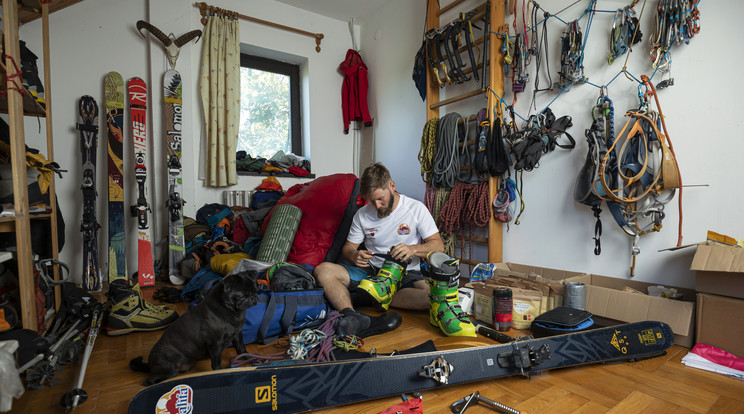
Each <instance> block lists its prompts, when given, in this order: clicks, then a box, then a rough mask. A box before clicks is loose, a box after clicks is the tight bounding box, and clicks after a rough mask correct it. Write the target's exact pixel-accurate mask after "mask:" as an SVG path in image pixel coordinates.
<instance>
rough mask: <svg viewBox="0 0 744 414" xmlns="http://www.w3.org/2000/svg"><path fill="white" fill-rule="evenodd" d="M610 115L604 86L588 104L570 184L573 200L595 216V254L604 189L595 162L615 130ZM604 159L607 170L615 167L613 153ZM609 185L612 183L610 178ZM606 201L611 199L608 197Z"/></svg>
mask: <svg viewBox="0 0 744 414" xmlns="http://www.w3.org/2000/svg"><path fill="white" fill-rule="evenodd" d="M614 115H615V110H614V108H613V106H612V101H611V100H610V98H609V97H608V96H606V95H605V90H604V88H602V89H601V90H600V95H599V98H598V99H597V104H596V105H594V106H593V107H592V120H593V121H592V125H591V127H589V128H588V129H587V130H586V131H585V135H586V141H587V144H588V151H587V154H586V161H584V166H583V167H582V168H581V170H580V171H579V175H578V177H576V186H575V188H574V200H576V201H577V202H579V203H582V204H586V205H588V206H590V207H591V208H592V211H593V212H594V217H595V218H596V219H597V221H596V223H595V225H594V238H593V240H594V254H595V255H599V254H600V253H601V252H602V246H601V244H600V240H599V238H600V236H602V221H601V220H600V213H601V212H602V209H601V208H600V206H601V204H602V199H601V198H600V197H601V196H603V195H604V190H603V189H602V187H601V186H600V185H599V183H598V181H597V180H598V178H599V164H600V162H601V160H602V158H604V157H605V155H606V154H607V147H608V146H609V145H610V143H611V142H612V137H613V136H614V134H615V131H614V121H613V119H614ZM608 163H609V164H610V167H609V169H610V170H612V171H617V159H616V158H615V157H614V155H611V158H610V159H609V160H608ZM613 177H614V175H611V176H610V179H612V178H613ZM612 185H613V186H614V185H615V184H614V181H613V184H612ZM607 203H613V202H612V201H608V202H607Z"/></svg>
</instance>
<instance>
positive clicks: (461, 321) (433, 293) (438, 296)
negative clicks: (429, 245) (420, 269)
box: [427, 252, 476, 336]
mask: <svg viewBox="0 0 744 414" xmlns="http://www.w3.org/2000/svg"><path fill="white" fill-rule="evenodd" d="M427 259H428V261H429V266H428V270H427V272H428V274H429V323H431V324H432V325H434V326H438V327H439V329H441V330H442V332H444V334H445V335H447V336H476V335H475V325H473V323H472V322H470V318H469V317H468V314H467V313H465V311H463V310H462V308H460V304H459V303H458V295H457V287H458V285H459V280H460V261H459V260H457V259H455V258H453V257H450V256H448V255H446V254H444V253H440V252H432V253H429V256H428V257H427Z"/></svg>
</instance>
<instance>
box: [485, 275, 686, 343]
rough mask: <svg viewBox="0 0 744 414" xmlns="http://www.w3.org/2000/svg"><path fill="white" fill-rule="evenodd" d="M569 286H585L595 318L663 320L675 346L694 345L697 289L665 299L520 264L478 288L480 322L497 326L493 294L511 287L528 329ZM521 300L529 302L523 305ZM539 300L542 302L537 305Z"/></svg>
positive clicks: (633, 287) (629, 283) (517, 323)
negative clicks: (669, 330)
mask: <svg viewBox="0 0 744 414" xmlns="http://www.w3.org/2000/svg"><path fill="white" fill-rule="evenodd" d="M564 282H581V283H584V284H585V285H586V310H587V311H589V312H591V313H592V314H594V315H597V316H601V317H604V318H609V319H614V320H617V321H619V322H638V321H645V320H656V321H661V322H664V323H667V324H668V325H669V326H670V327H671V328H672V331H673V332H674V334H675V335H674V342H675V343H676V344H678V345H682V346H686V347H691V346H692V345H693V341H694V335H693V332H694V327H695V325H694V323H695V291H694V290H692V289H684V288H675V289H677V291H678V292H679V293H680V294H681V298H680V300H672V299H665V298H660V297H653V296H648V295H646V294H641V293H639V292H644V293H645V292H647V291H648V287H649V286H655V284H653V283H645V282H638V281H635V280H627V279H618V278H612V277H607V276H599V275H592V274H587V273H581V272H573V271H565V270H557V269H550V268H543V267H535V266H527V265H521V264H515V263H499V264H497V268H496V270H495V271H494V277H493V278H492V279H489V280H487V281H486V282H484V283H481V282H478V283H473V287H474V290H475V301H474V314H475V317H476V319H479V320H482V321H484V322H487V323H492V322H493V309H492V306H491V303H492V295H493V291H494V290H495V289H496V288H497V287H499V286H506V287H510V288H511V289H512V292H513V300H514V312H513V313H512V327H513V328H515V329H529V325H530V324H531V322H532V319H534V317H535V316H537V315H539V314H540V313H543V312H546V311H548V310H550V309H553V308H554V307H557V306H562V305H563V299H564V294H565V290H564V289H563V283H564ZM515 289H517V290H515ZM518 296H519V297H523V298H525V299H524V300H521V301H520V302H518V301H517V297H518ZM535 297H538V298H539V299H538V300H537V301H536V300H535ZM531 298H532V299H531Z"/></svg>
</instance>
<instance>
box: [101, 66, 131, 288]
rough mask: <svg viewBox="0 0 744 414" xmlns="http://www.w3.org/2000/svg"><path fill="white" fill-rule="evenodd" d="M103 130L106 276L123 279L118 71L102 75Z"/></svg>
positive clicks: (120, 86) (121, 82) (121, 88)
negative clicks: (106, 247) (106, 217)
mask: <svg viewBox="0 0 744 414" xmlns="http://www.w3.org/2000/svg"><path fill="white" fill-rule="evenodd" d="M104 93H105V96H106V133H107V135H108V225H109V229H108V234H109V244H108V246H109V254H108V280H109V283H111V282H112V281H114V280H116V279H122V278H123V279H126V277H127V269H126V240H125V233H124V147H123V141H122V137H123V134H122V132H123V127H124V80H122V78H121V75H120V74H118V73H117V72H109V73H108V74H106V78H105V79H104Z"/></svg>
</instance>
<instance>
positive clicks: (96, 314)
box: [60, 303, 103, 412]
mask: <svg viewBox="0 0 744 414" xmlns="http://www.w3.org/2000/svg"><path fill="white" fill-rule="evenodd" d="M102 319H103V318H102V317H101V304H100V303H96V305H95V307H94V309H93V317H92V318H91V322H90V331H88V339H87V341H86V342H87V343H86V345H85V351H84V352H83V361H82V362H81V364H80V372H79V373H78V377H77V380H76V381H75V387H74V388H73V389H72V390H71V391H68V392H66V393H65V394H64V395H62V400H61V401H60V404H61V405H62V407H64V408H65V410H66V411H67V412H69V411H72V410H74V409H75V408H77V406H78V405H79V404H82V403H84V402H85V401H86V400H87V399H88V393H87V392H85V390H84V389H82V386H83V380H84V378H85V371H86V369H87V368H88V360H89V359H90V355H91V353H93V345H94V344H95V342H96V337H97V336H98V330H99V329H100V327H101V321H102Z"/></svg>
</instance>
